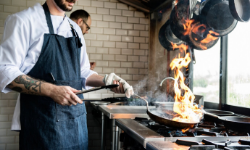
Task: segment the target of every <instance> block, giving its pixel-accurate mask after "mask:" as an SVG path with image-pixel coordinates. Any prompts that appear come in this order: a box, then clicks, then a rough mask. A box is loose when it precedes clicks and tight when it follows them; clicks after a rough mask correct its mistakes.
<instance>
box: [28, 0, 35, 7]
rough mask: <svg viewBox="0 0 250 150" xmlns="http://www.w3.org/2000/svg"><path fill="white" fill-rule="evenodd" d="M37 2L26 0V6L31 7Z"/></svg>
mask: <svg viewBox="0 0 250 150" xmlns="http://www.w3.org/2000/svg"><path fill="white" fill-rule="evenodd" d="M36 3H37V2H34V1H27V6H28V7H33V6H34V5H35V4H36Z"/></svg>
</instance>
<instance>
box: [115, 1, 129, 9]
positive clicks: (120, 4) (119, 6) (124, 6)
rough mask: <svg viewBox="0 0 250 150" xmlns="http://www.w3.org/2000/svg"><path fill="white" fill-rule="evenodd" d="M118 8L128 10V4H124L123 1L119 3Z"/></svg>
mask: <svg viewBox="0 0 250 150" xmlns="http://www.w3.org/2000/svg"><path fill="white" fill-rule="evenodd" d="M117 9H124V10H128V5H126V4H122V3H117Z"/></svg>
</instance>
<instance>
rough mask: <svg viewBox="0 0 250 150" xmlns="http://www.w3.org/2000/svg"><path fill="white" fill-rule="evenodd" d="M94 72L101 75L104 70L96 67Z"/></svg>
mask: <svg viewBox="0 0 250 150" xmlns="http://www.w3.org/2000/svg"><path fill="white" fill-rule="evenodd" d="M94 71H96V72H98V73H100V72H102V68H101V67H95V69H94Z"/></svg>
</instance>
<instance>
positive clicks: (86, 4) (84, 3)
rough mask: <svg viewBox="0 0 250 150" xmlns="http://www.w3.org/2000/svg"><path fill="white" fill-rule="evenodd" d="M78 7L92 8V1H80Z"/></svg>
mask: <svg viewBox="0 0 250 150" xmlns="http://www.w3.org/2000/svg"><path fill="white" fill-rule="evenodd" d="M78 5H83V6H90V1H87V0H84V1H83V0H78ZM84 9H85V8H84Z"/></svg>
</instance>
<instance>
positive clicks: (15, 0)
mask: <svg viewBox="0 0 250 150" xmlns="http://www.w3.org/2000/svg"><path fill="white" fill-rule="evenodd" d="M4 1H8V2H9V3H10V2H12V3H11V5H12V6H26V0H12V1H10V0H4ZM1 2H2V0H1Z"/></svg>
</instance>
